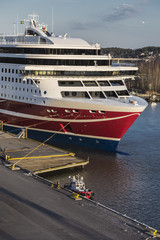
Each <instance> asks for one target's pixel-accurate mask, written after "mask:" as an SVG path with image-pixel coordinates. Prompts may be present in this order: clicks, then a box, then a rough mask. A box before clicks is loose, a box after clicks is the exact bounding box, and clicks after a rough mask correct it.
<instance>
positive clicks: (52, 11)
mask: <svg viewBox="0 0 160 240" xmlns="http://www.w3.org/2000/svg"><path fill="white" fill-rule="evenodd" d="M52 35H53V7H52Z"/></svg>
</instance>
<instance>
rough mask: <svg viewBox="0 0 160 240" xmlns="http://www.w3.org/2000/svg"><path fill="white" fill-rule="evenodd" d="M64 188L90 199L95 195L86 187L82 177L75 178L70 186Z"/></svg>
mask: <svg viewBox="0 0 160 240" xmlns="http://www.w3.org/2000/svg"><path fill="white" fill-rule="evenodd" d="M64 187H65V188H68V189H70V190H71V191H73V192H76V193H78V194H80V195H82V196H84V197H86V198H88V199H91V198H92V196H93V195H94V193H93V191H91V190H89V189H87V188H86V187H85V183H84V181H83V177H80V176H79V175H77V176H76V177H75V176H73V177H72V179H71V182H70V184H65V185H64Z"/></svg>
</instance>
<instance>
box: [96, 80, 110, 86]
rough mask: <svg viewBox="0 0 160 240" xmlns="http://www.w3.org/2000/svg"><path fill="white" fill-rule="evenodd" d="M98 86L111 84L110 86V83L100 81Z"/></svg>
mask: <svg viewBox="0 0 160 240" xmlns="http://www.w3.org/2000/svg"><path fill="white" fill-rule="evenodd" d="M98 84H99V85H100V86H104V87H105V86H110V84H109V82H108V81H98Z"/></svg>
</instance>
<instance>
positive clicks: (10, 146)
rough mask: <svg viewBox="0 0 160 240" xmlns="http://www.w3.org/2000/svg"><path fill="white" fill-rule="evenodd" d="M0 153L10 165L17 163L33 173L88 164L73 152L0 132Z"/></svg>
mask: <svg viewBox="0 0 160 240" xmlns="http://www.w3.org/2000/svg"><path fill="white" fill-rule="evenodd" d="M0 149H1V150H0V152H1V153H0V154H1V156H2V155H3V156H4V154H5V156H7V160H8V161H9V162H10V163H11V164H12V165H18V166H19V167H20V168H22V169H26V170H28V171H30V172H33V173H34V174H39V173H45V172H51V171H57V170H61V169H66V168H72V167H79V166H82V167H83V166H84V165H86V164H88V161H87V160H83V159H79V158H77V157H75V156H74V154H73V153H69V152H67V151H64V150H61V149H59V148H55V147H53V146H50V145H47V144H43V143H40V142H38V141H35V140H32V139H28V138H24V139H22V138H16V137H15V135H11V134H8V133H4V132H0Z"/></svg>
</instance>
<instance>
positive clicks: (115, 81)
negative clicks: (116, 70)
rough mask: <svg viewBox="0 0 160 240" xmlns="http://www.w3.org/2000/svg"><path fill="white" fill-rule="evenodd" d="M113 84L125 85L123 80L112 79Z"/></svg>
mask: <svg viewBox="0 0 160 240" xmlns="http://www.w3.org/2000/svg"><path fill="white" fill-rule="evenodd" d="M110 83H111V85H112V86H121V85H124V83H123V81H122V80H110Z"/></svg>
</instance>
